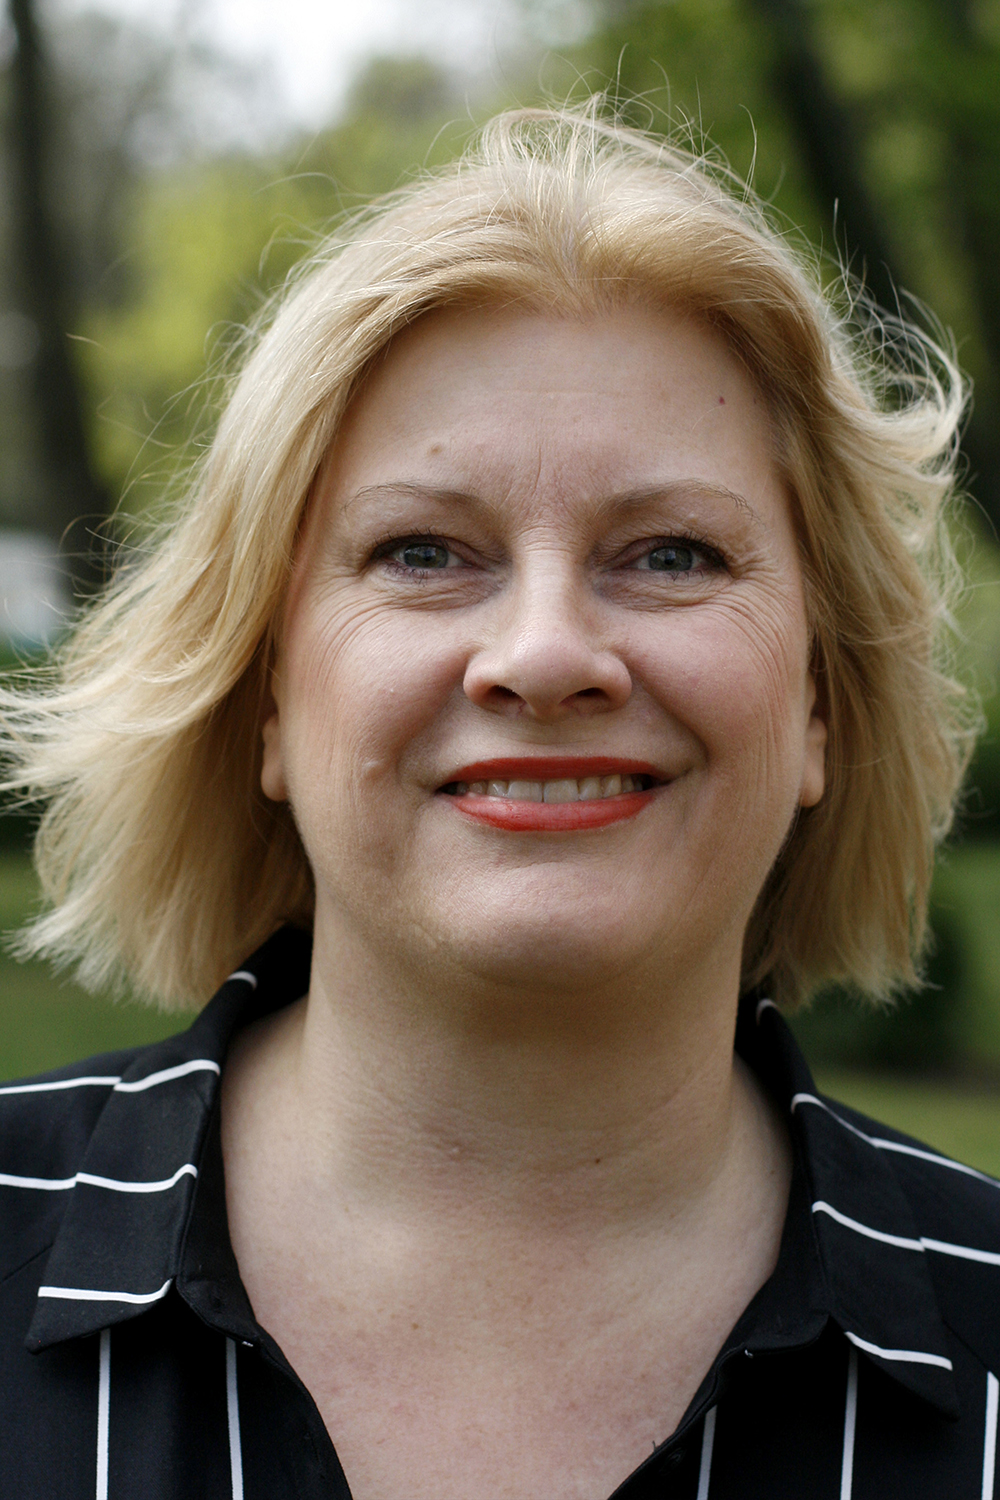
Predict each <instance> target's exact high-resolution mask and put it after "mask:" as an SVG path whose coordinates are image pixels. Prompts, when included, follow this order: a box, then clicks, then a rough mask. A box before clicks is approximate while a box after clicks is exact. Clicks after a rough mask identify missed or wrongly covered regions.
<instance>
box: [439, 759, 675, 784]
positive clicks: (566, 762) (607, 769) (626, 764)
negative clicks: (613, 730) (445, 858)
mask: <svg viewBox="0 0 1000 1500" xmlns="http://www.w3.org/2000/svg"><path fill="white" fill-rule="evenodd" d="M629 775H630V776H653V777H655V778H656V779H657V781H663V780H665V779H666V778H665V777H664V775H663V772H662V771H660V770H658V769H657V767H656V766H653V765H650V763H649V761H647V760H631V759H627V758H624V757H622V756H620V755H503V756H498V757H497V758H496V759H495V760H475V761H472V762H471V763H470V764H469V765H467V766H459V767H458V769H457V770H455V771H452V773H451V774H450V776H448V777H447V778H446V779H445V781H444V782H442V785H443V786H449V785H450V784H451V783H452V782H454V781H582V780H583V778H584V777H587V776H629Z"/></svg>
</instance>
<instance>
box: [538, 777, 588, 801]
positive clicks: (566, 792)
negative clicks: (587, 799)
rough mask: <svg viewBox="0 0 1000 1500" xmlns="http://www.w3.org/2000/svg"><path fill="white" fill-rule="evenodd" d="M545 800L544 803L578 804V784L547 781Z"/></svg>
mask: <svg viewBox="0 0 1000 1500" xmlns="http://www.w3.org/2000/svg"><path fill="white" fill-rule="evenodd" d="M545 800H546V802H579V800H580V787H579V784H578V783H577V782H575V781H547V782H546V783H545Z"/></svg>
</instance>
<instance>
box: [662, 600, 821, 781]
mask: <svg viewBox="0 0 1000 1500" xmlns="http://www.w3.org/2000/svg"><path fill="white" fill-rule="evenodd" d="M781 604H782V607H780V608H779V607H776V604H775V603H772V604H771V607H770V608H764V607H762V606H761V604H760V603H759V602H757V601H747V603H746V604H745V605H743V604H740V603H731V604H729V605H727V607H726V608H725V609H720V610H719V611H718V612H717V613H715V614H707V615H703V616H702V617H701V618H695V615H694V612H692V614H691V616H690V617H689V618H688V619H687V620H685V619H683V618H682V619H681V620H680V621H677V620H676V618H675V620H674V621H673V622H672V628H671V629H670V630H669V632H668V633H667V635H666V637H665V639H664V641H663V643H662V644H661V649H660V650H659V651H658V652H657V653H656V654H655V656H653V657H651V658H650V659H649V677H650V678H651V679H652V681H653V683H654V691H655V693H656V696H658V697H659V699H660V701H661V703H662V704H663V706H664V707H666V708H667V709H668V710H669V712H670V713H671V715H672V716H674V717H675V718H676V719H677V720H678V721H679V722H681V723H682V724H684V726H685V727H686V728H687V729H688V731H689V732H690V733H691V734H692V735H693V736H694V737H695V738H696V739H697V740H698V742H699V744H700V747H701V750H702V754H703V758H704V760H705V763H706V764H709V763H714V765H715V766H716V767H718V768H722V767H725V766H728V767H730V768H731V770H732V772H733V774H734V775H736V776H738V777H742V778H746V777H749V776H752V775H756V776H757V777H758V778H759V779H761V780H762V781H764V782H766V781H769V780H770V779H772V778H774V777H780V778H781V779H784V777H785V776H786V774H787V772H788V771H789V769H790V765H789V763H790V762H793V763H794V762H795V761H796V760H797V758H798V756H799V754H800V752H801V745H802V740H803V735H804V731H805V722H806V713H805V703H806V681H807V677H806V672H807V661H806V643H807V632H806V626H805V619H804V613H803V611H801V610H800V609H798V608H797V607H796V601H794V600H788V601H781Z"/></svg>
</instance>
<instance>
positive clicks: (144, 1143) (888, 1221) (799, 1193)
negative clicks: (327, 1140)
mask: <svg viewBox="0 0 1000 1500" xmlns="http://www.w3.org/2000/svg"><path fill="white" fill-rule="evenodd" d="M309 959H310V943H309V938H308V936H307V934H305V933H303V932H301V931H298V930H296V929H294V928H290V927H286V928H283V929H282V930H281V931H280V932H278V933H275V935H274V936H273V937H272V938H270V939H269V940H268V941H267V942H266V943H265V944H264V945H263V947H262V948H260V949H258V951H257V952H256V953H255V954H254V955H253V957H252V958H250V959H249V960H248V961H247V963H246V964H245V965H244V967H243V968H242V969H240V970H239V971H237V973H235V974H232V975H230V977H229V978H228V979H227V980H226V981H225V983H224V984H223V985H222V987H221V988H220V990H219V991H218V993H217V994H216V995H215V997H214V999H213V1000H212V1001H211V1002H210V1003H209V1005H208V1006H206V1008H205V1010H204V1011H203V1012H202V1013H201V1015H200V1016H199V1017H198V1019H197V1020H196V1021H195V1023H194V1025H193V1026H192V1027H191V1028H190V1029H189V1030H188V1031H185V1032H182V1033H181V1034H180V1035H178V1036H175V1037H170V1038H168V1039H167V1040H166V1041H164V1042H161V1043H158V1044H156V1045H155V1046H153V1047H147V1048H144V1049H143V1050H142V1051H141V1052H140V1053H138V1054H137V1055H136V1056H135V1058H134V1059H133V1061H132V1062H131V1064H130V1065H129V1066H128V1068H127V1069H126V1070H125V1072H124V1073H123V1074H122V1075H121V1077H120V1078H118V1079H117V1080H110V1081H107V1082H106V1086H107V1087H108V1099H107V1103H106V1104H105V1106H104V1109H103V1111H102V1113H101V1115H100V1118H99V1120H98V1123H97V1126H96V1127H95V1129H94V1131H93V1134H92V1136H91V1138H90V1141H89V1144H88V1146H87V1149H86V1152H85V1155H84V1159H83V1162H82V1163H81V1166H80V1169H79V1171H78V1172H77V1174H76V1182H75V1186H74V1187H73V1188H72V1189H70V1191H69V1202H68V1204H67V1208H66V1212H65V1215H64V1217H63V1220H62V1223H61V1226H60V1229H59V1232H58V1235H57V1237H56V1240H55V1243H54V1245H53V1247H52V1251H51V1253H50V1255H49V1259H48V1264H47V1266H46V1269H45V1274H44V1280H43V1284H42V1286H41V1288H40V1290H39V1294H38V1301H37V1304H36V1308H35V1314H34V1318H33V1320H32V1323H31V1327H30V1330H29V1333H28V1338H27V1344H28V1347H29V1348H30V1349H32V1350H39V1349H44V1348H48V1347H49V1346H51V1345H53V1344H57V1343H61V1342H62V1341H64V1340H66V1339H70V1338H76V1337H79V1336H81V1335H84V1334H89V1333H94V1332H96V1331H98V1330H99V1329H102V1328H107V1327H108V1326H110V1325H112V1324H114V1323H120V1322H123V1321H125V1320H127V1319H130V1318H134V1317H138V1316H140V1315H141V1314H142V1313H143V1312H144V1311H145V1310H146V1309H147V1308H148V1307H149V1306H150V1305H152V1304H153V1303H155V1302H157V1301H159V1300H161V1299H162V1298H163V1297H165V1296H166V1295H167V1294H168V1292H169V1290H170V1288H171V1286H172V1285H173V1284H174V1282H175V1281H176V1280H177V1278H178V1276H179V1275H182V1274H183V1279H184V1280H185V1288H184V1292H185V1296H186V1298H187V1299H188V1300H189V1301H192V1304H194V1302H195V1301H197V1300H200V1299H201V1298H202V1297H203V1296H204V1295H206V1293H205V1291H204V1287H205V1286H207V1281H206V1280H205V1278H206V1277H208V1278H209V1279H211V1275H212V1274H213V1273H212V1269H211V1261H212V1255H211V1251H210V1247H207V1246H204V1247H202V1250H201V1251H199V1256H200V1257H201V1261H202V1269H201V1270H198V1269H195V1270H194V1271H192V1268H191V1258H190V1256H189V1257H188V1260H187V1263H186V1264H185V1262H184V1247H185V1240H186V1237H187V1234H188V1228H189V1221H190V1219H191V1210H192V1203H193V1201H194V1187H195V1179H196V1178H197V1176H198V1172H199V1170H200V1169H202V1168H203V1167H206V1168H207V1170H208V1172H209V1173H210V1175H212V1177H213V1179H214V1178H215V1177H216V1176H217V1177H218V1179H219V1180H218V1183H217V1184H215V1185H214V1186H215V1192H216V1196H217V1197H218V1198H219V1199H220V1202H221V1201H222V1192H223V1185H222V1181H221V1172H217V1173H214V1172H212V1169H211V1166H210V1162H211V1160H212V1159H213V1154H212V1153H211V1152H208V1153H207V1159H206V1152H205V1146H206V1140H207V1138H208V1134H209V1126H210V1124H211V1122H212V1120H213V1115H214V1113H215V1105H216V1103H217V1093H218V1085H219V1077H220V1072H221V1068H222V1064H223V1062H224V1060H225V1056H226V1052H227V1050H228V1047H229V1043H230V1040H231V1038H232V1036H233V1034H234V1032H235V1031H236V1030H237V1029H238V1028H239V1027H240V1026H243V1025H246V1024H247V1023H248V1022H250V1021H252V1020H254V1019H256V1018H257V1017H258V1016H261V1015H265V1014H267V1013H268V1012H269V1011H272V1010H276V1009H278V1008H279V1007H280V1006H282V1005H286V1004H289V1003H290V1002H291V1001H293V1000H295V999H297V998H299V997H300V996H301V995H304V994H305V993H306V991H307V989H308V984H309ZM736 1047H737V1051H738V1052H739V1053H740V1054H741V1055H742V1056H743V1057H744V1059H745V1060H746V1061H747V1062H748V1063H749V1065H750V1066H751V1067H752V1068H753V1069H754V1071H755V1072H756V1073H757V1075H758V1077H760V1078H761V1080H762V1081H763V1083H764V1084H765V1085H766V1087H767V1088H768V1089H769V1090H770V1092H771V1094H772V1097H773V1098H774V1100H775V1102H776V1103H777V1104H778V1106H779V1108H782V1109H784V1110H785V1111H787V1115H788V1118H789V1121H790V1126H791V1131H792V1137H793V1141H794V1144H795V1148H796V1152H797V1156H798V1160H799V1164H800V1166H799V1172H798V1174H797V1178H796V1189H795V1190H793V1195H792V1200H791V1202H790V1204H789V1215H788V1221H787V1223H786V1227H785V1234H784V1237H783V1241H782V1251H781V1257H780V1259H779V1265H778V1269H777V1271H776V1273H775V1275H774V1276H773V1277H772V1278H771V1280H770V1281H769V1282H768V1283H767V1285H766V1286H765V1287H763V1288H762V1289H761V1292H760V1293H758V1296H757V1297H756V1298H755V1299H754V1300H753V1302H752V1303H751V1305H750V1307H749V1308H748V1309H747V1312H746V1313H745V1314H744V1316H743V1317H742V1318H741V1319H740V1322H739V1324H738V1325H737V1328H736V1329H735V1330H734V1334H733V1338H732V1339H731V1340H730V1341H729V1343H730V1344H731V1343H733V1340H734V1339H738V1340H740V1341H741V1342H742V1344H743V1346H744V1347H747V1348H750V1347H752V1346H753V1345H754V1343H755V1341H756V1343H757V1344H759V1346H760V1347H761V1348H764V1347H767V1348H771V1349H776V1348H779V1347H791V1346H794V1345H798V1344H802V1343H803V1342H809V1341H811V1340H812V1339H813V1338H815V1337H817V1336H818V1333H819V1331H821V1329H822V1327H823V1325H824V1323H825V1321H826V1320H828V1319H832V1320H833V1321H834V1322H835V1323H836V1324H837V1325H838V1326H839V1327H840V1328H841V1329H842V1331H843V1332H844V1334H845V1335H846V1336H847V1338H848V1339H850V1340H851V1342H852V1343H854V1344H855V1346H856V1347H857V1348H859V1349H860V1350H862V1351H863V1352H864V1354H865V1355H866V1356H867V1357H868V1358H870V1359H872V1360H873V1361H874V1362H875V1363H876V1364H877V1365H878V1366H879V1367H880V1368H881V1369H883V1370H884V1371H885V1373H886V1374H887V1375H889V1376H890V1377H891V1378H892V1379H894V1380H895V1381H897V1382H898V1383H899V1384H900V1385H902V1386H904V1387H905V1388H907V1389H908V1390H910V1391H912V1392H914V1393H915V1394H916V1395H919V1396H921V1397H923V1398H924V1399H925V1400H927V1401H930V1402H931V1403H932V1404H933V1405H934V1406H936V1407H937V1408H939V1409H940V1410H942V1411H944V1412H947V1413H950V1414H957V1411H958V1403H957V1397H956V1393H955V1385H954V1379H953V1376H952V1370H951V1362H950V1360H949V1358H948V1344H947V1334H946V1331H945V1327H944V1324H943V1322H942V1318H941V1314H940V1311H939V1308H938V1304H937V1300H936V1297H935V1293H934V1289H933V1286H932V1283H931V1278H930V1274H929V1272H928V1269H927V1265H926V1257H925V1254H924V1250H923V1246H922V1244H921V1241H920V1237H919V1231H918V1230H917V1227H916V1225H915V1224H914V1221H913V1215H912V1211H911V1209H910V1205H909V1203H908V1202H907V1200H906V1198H905V1196H904V1194H903V1192H902V1190H901V1188H900V1186H899V1183H898V1181H897V1179H896V1177H895V1176H894V1174H893V1172H892V1169H891V1166H890V1165H889V1163H888V1162H887V1160H886V1159H885V1154H884V1152H883V1151H882V1150H880V1148H879V1145H878V1140H877V1138H872V1137H870V1136H868V1135H867V1134H865V1133H863V1132H862V1131H861V1130H860V1129H859V1128H858V1127H857V1126H854V1125H853V1124H850V1123H849V1122H848V1121H846V1119H844V1118H843V1117H841V1116H840V1115H839V1114H838V1113H837V1112H836V1110H835V1108H831V1106H830V1105H829V1104H827V1102H826V1101H824V1100H822V1099H821V1098H820V1096H819V1095H818V1094H817V1092H816V1087H815V1084H814V1083H813V1080H812V1076H811V1074H810V1072H809V1069H808V1067H807V1065H806V1063H805V1060H804V1058H803V1057H802V1054H801V1052H800V1051H799V1049H798V1046H797V1045H796V1043H795V1040H794V1038H793V1037H792V1034H791V1032H790V1030H789V1028H788V1026H787V1025H786V1023H785V1022H784V1020H783V1018H782V1017H781V1015H780V1014H779V1012H778V1010H777V1008H776V1007H775V1006H774V1005H773V1004H772V1002H771V1001H769V1000H760V999H759V998H758V997H755V996H749V997H747V999H745V1000H744V1002H743V1004H742V1005H741V1007H740V1014H739V1020H738V1025H737V1032H736ZM208 1187H209V1183H208V1181H207V1179H206V1181H205V1182H204V1183H203V1184H202V1189H203V1193H202V1195H201V1197H202V1202H204V1201H205V1199H204V1192H205V1191H206V1190H207V1189H208ZM216 1208H217V1209H219V1213H220V1214H221V1209H220V1208H219V1205H218V1204H217V1205H216ZM216 1218H217V1219H218V1215H217V1216H216ZM223 1227H224V1221H223ZM221 1232H222V1231H221V1229H220V1230H219V1233H220V1234H221ZM199 1243H200V1242H199ZM224 1248H225V1247H224ZM220 1253H221V1251H220ZM206 1257H207V1258H206ZM223 1259H224V1260H225V1262H226V1266H227V1267H228V1266H229V1262H230V1261H231V1259H232V1253H231V1251H228V1256H224V1257H223ZM220 1264H221V1263H220ZM230 1269H231V1268H230ZM229 1279H232V1278H231V1277H230V1278H229ZM189 1283H190V1285H189ZM199 1286H200V1287H201V1290H200V1291H199V1290H198V1287H199ZM244 1302H245V1298H244ZM248 1320H249V1322H250V1323H252V1318H251V1317H250V1314H249V1307H248V1305H247V1306H246V1309H245V1311H244V1312H242V1313H241V1314H240V1316H239V1321H240V1323H241V1324H243V1323H245V1322H247V1321H248ZM234 1331H236V1332H237V1333H239V1334H240V1335H241V1336H245V1335H246V1332H247V1330H246V1328H244V1327H241V1328H240V1329H237V1330H234ZM727 1347H728V1345H727Z"/></svg>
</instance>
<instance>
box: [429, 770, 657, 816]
mask: <svg viewBox="0 0 1000 1500" xmlns="http://www.w3.org/2000/svg"><path fill="white" fill-rule="evenodd" d="M666 784H667V782H666V778H664V777H663V776H661V775H659V774H657V771H656V769H655V767H653V766H650V765H649V764H647V763H646V762H644V761H631V760H621V759H617V758H608V757H592V756H587V757H578V756H575V757H572V758H568V757H558V758H555V757H541V756H537V757H527V758H521V759H514V760H511V759H504V760H495V761H477V762H475V763H474V764H472V765H468V766H463V767H461V768H460V769H459V770H458V771H456V773H455V775H454V778H453V779H452V780H450V781H447V782H445V783H444V785H443V786H441V787H440V788H439V792H440V794H442V795H443V796H446V797H448V798H450V799H451V801H452V803H453V805H454V807H455V810H456V811H457V812H460V813H462V814H464V815H465V816H466V817H471V818H474V819H476V820H477V821H478V822H483V823H488V824H490V825H491V826H492V827H495V828H505V829H508V830H510V831H512V832H531V831H535V832H552V833H558V832H566V833H571V832H578V831H583V830H585V829H588V828H603V827H606V826H607V825H608V824H610V823H618V822H621V821H622V820H623V819H625V818H633V817H635V816H636V815H637V814H638V813H640V812H642V810H643V809H644V808H645V807H647V806H648V805H649V803H650V802H651V801H652V800H653V797H654V795H655V793H656V791H657V790H658V788H660V787H662V786H665V785H666Z"/></svg>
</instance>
